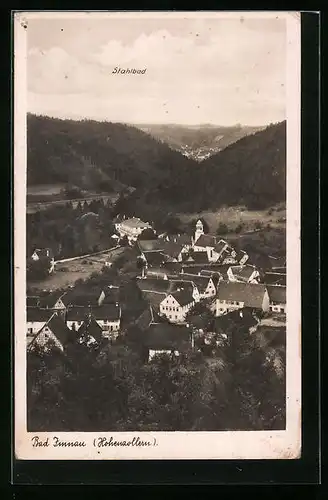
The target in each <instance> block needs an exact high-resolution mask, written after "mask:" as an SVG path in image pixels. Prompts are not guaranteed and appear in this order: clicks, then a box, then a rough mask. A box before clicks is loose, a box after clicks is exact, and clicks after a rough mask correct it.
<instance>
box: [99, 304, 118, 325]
mask: <svg viewBox="0 0 328 500" xmlns="http://www.w3.org/2000/svg"><path fill="white" fill-rule="evenodd" d="M92 316H93V317H94V318H95V320H108V321H117V320H119V319H120V317H121V309H120V307H119V306H118V305H115V304H106V305H102V306H98V307H93V308H92Z"/></svg>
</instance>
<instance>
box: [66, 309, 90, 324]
mask: <svg viewBox="0 0 328 500" xmlns="http://www.w3.org/2000/svg"><path fill="white" fill-rule="evenodd" d="M90 312H91V309H90V307H81V306H71V307H69V308H68V309H67V314H66V320H67V321H84V320H85V318H87V317H88V315H89V314H90Z"/></svg>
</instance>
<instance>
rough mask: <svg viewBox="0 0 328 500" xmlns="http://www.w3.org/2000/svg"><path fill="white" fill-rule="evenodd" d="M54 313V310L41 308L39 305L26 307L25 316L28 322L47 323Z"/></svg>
mask: <svg viewBox="0 0 328 500" xmlns="http://www.w3.org/2000/svg"><path fill="white" fill-rule="evenodd" d="M54 314H56V313H55V312H54V311H51V310H49V309H41V308H40V307H27V308H26V316H27V321H28V322H29V323H47V322H48V321H49V319H50V318H51V316H53V315H54Z"/></svg>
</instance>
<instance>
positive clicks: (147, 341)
mask: <svg viewBox="0 0 328 500" xmlns="http://www.w3.org/2000/svg"><path fill="white" fill-rule="evenodd" d="M143 344H144V346H145V347H147V348H148V349H154V350H161V349H163V350H164V349H170V350H171V349H172V350H173V349H175V350H179V351H180V350H182V351H184V350H187V349H188V348H190V347H191V331H190V329H189V328H187V327H186V326H184V325H174V324H170V323H156V324H151V325H150V326H149V328H148V329H147V331H146V332H145V335H144V337H143Z"/></svg>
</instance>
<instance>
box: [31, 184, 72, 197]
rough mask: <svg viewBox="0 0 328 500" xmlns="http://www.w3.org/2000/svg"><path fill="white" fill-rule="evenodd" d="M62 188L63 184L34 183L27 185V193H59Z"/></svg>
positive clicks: (44, 194)
mask: <svg viewBox="0 0 328 500" xmlns="http://www.w3.org/2000/svg"><path fill="white" fill-rule="evenodd" d="M64 188H65V184H36V185H32V186H27V195H32V196H38V195H39V196H52V195H54V194H59V193H60V192H61V190H62V189H64Z"/></svg>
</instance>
